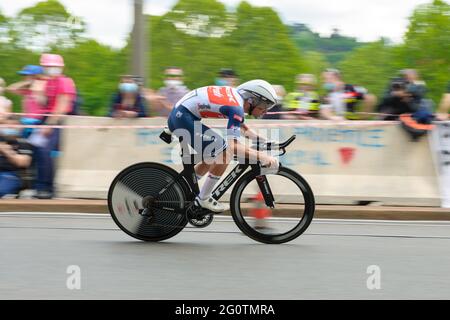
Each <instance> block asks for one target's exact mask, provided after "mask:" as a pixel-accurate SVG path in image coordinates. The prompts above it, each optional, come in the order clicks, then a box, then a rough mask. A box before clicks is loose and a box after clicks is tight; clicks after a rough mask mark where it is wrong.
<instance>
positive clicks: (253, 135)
mask: <svg viewBox="0 0 450 320" xmlns="http://www.w3.org/2000/svg"><path fill="white" fill-rule="evenodd" d="M241 131H242V133H243V134H244V136H245V137H246V138H248V139H250V140H252V141H257V140H259V141H266V140H267V139H266V138H263V137H260V136H259V135H258V134H257V133H256V132H255V131H254V130H252V129H250V128H249V127H248V126H247V125H246V124H244V123H243V124H242V125H241Z"/></svg>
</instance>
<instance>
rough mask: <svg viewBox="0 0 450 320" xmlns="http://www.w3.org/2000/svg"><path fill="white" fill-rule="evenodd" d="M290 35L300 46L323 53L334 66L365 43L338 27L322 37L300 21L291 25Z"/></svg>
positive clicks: (303, 48) (305, 49)
mask: <svg viewBox="0 0 450 320" xmlns="http://www.w3.org/2000/svg"><path fill="white" fill-rule="evenodd" d="M289 35H290V37H291V39H292V40H293V41H294V42H295V44H296V45H297V47H298V48H300V49H301V50H303V51H315V52H320V53H322V54H323V55H324V56H325V58H326V60H327V61H328V63H329V64H330V65H332V66H337V65H338V64H339V62H341V61H342V60H344V59H345V57H346V56H347V55H348V54H349V53H350V52H352V51H353V50H355V49H356V48H359V47H361V46H363V45H364V44H365V43H362V42H358V40H357V39H356V38H352V37H346V36H343V35H341V34H340V32H339V30H338V29H334V31H333V34H332V35H331V36H330V37H321V36H320V34H318V33H315V32H313V31H312V30H311V29H310V28H309V27H308V26H307V25H305V24H300V23H296V24H293V25H290V26H289Z"/></svg>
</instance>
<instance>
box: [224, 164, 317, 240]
mask: <svg viewBox="0 0 450 320" xmlns="http://www.w3.org/2000/svg"><path fill="white" fill-rule="evenodd" d="M261 181H265V183H266V186H267V187H266V189H268V190H265V192H262V190H261V186H262V184H261ZM268 193H269V194H271V195H272V196H271V197H267V196H266V197H265V196H264V194H266V195H267V194H268ZM267 199H271V201H270V200H269V202H270V204H271V205H273V207H269V206H268V205H267V204H266V200H267ZM230 202H231V208H230V209H231V213H232V216H233V219H234V221H235V223H236V224H237V226H238V227H239V229H240V230H241V231H242V232H243V233H244V234H246V235H247V236H248V237H250V238H252V239H253V240H256V241H259V242H263V243H268V244H280V243H285V242H288V241H292V240H294V239H295V238H297V237H298V236H300V235H301V234H302V233H303V232H305V231H306V229H307V228H308V227H309V225H310V223H311V221H312V219H313V217H314V210H315V201H314V194H313V192H312V190H311V188H310V186H309V185H308V183H307V182H306V180H305V179H303V178H302V177H301V176H300V175H299V174H298V173H296V172H295V171H293V170H291V169H289V168H285V167H280V170H279V172H278V173H277V174H275V175H266V176H258V175H257V174H256V173H255V172H254V171H250V172H248V173H246V174H245V175H244V176H243V177H242V178H241V179H240V180H239V181H238V182H237V183H236V186H235V187H234V189H233V192H232V194H231V201H230Z"/></svg>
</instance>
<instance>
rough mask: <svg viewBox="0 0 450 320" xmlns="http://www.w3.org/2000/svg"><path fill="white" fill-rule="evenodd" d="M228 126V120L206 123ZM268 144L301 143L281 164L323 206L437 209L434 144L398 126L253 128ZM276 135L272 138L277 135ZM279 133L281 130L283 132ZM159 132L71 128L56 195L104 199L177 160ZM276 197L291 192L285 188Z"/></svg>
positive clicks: (147, 122) (90, 122) (87, 122)
mask: <svg viewBox="0 0 450 320" xmlns="http://www.w3.org/2000/svg"><path fill="white" fill-rule="evenodd" d="M206 123H207V124H209V125H223V126H224V125H225V122H224V121H222V120H213V121H207V122H206ZM66 124H67V125H71V126H80V125H81V126H110V125H113V126H115V125H120V126H128V125H130V126H134V125H141V126H164V125H165V124H166V120H165V119H158V118H155V119H133V120H115V119H110V118H70V119H67V122H66ZM248 124H249V126H250V127H253V128H254V129H261V130H264V129H265V130H266V133H268V135H269V138H272V139H274V140H278V139H279V140H280V141H282V140H285V139H287V138H288V137H290V136H291V135H292V134H296V135H297V140H296V141H295V142H294V143H293V144H292V145H291V147H290V148H289V149H288V153H287V155H285V156H284V157H282V158H281V162H282V163H283V165H285V166H288V167H290V168H292V169H294V170H296V171H298V172H299V173H300V174H301V175H303V176H304V177H305V178H306V179H307V180H308V182H309V183H310V184H311V187H312V188H313V190H314V192H315V194H316V199H317V202H318V203H322V204H348V203H353V202H355V201H381V202H383V203H384V204H386V205H418V206H439V205H440V193H439V186H438V179H437V176H436V170H435V167H434V163H433V159H432V156H431V152H430V146H429V142H428V139H426V138H424V139H422V140H421V141H420V142H411V141H410V139H409V137H408V136H407V134H406V133H405V132H404V131H403V130H402V129H401V128H400V126H399V125H398V124H397V123H392V122H385V123H381V122H345V123H330V122H328V121H321V122H295V121H261V120H258V121H248ZM272 130H273V131H272ZM277 130H279V131H277ZM161 131H162V129H161V128H154V129H136V128H126V129H118V128H114V129H113V128H109V129H105V128H89V129H88V128H70V129H64V131H63V153H62V156H61V158H60V159H59V169H58V174H57V186H58V196H61V197H74V198H100V199H103V198H106V194H107V190H108V188H109V185H110V183H111V182H112V180H113V178H114V177H115V175H116V174H117V173H118V172H119V171H121V170H122V169H124V168H125V167H127V166H129V165H131V164H134V163H138V162H146V161H152V162H162V163H165V164H167V165H169V166H171V167H173V168H175V169H177V170H179V169H180V168H181V166H180V165H176V164H174V163H173V162H172V161H171V154H172V153H174V154H177V152H176V151H174V148H175V143H174V144H172V145H170V146H169V145H167V144H165V143H164V142H162V141H160V140H159V133H160V132H161ZM277 192H287V191H286V190H285V188H283V187H282V186H281V187H280V186H279V187H277Z"/></svg>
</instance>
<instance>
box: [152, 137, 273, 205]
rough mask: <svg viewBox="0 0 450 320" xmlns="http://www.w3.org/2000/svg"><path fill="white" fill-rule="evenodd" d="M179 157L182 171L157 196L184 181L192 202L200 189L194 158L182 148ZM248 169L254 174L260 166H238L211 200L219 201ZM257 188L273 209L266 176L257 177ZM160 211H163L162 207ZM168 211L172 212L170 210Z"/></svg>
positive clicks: (218, 187) (216, 190)
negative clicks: (187, 154)
mask: <svg viewBox="0 0 450 320" xmlns="http://www.w3.org/2000/svg"><path fill="white" fill-rule="evenodd" d="M180 143H181V144H182V145H183V140H182V138H180ZM181 150H182V151H181V157H182V159H183V167H184V169H183V171H182V172H181V173H180V174H179V175H178V176H177V178H176V179H175V180H173V181H171V182H170V183H169V184H168V185H167V186H166V187H164V188H163V189H162V190H161V191H160V192H159V194H158V197H159V196H161V195H163V194H164V193H165V192H166V191H167V190H168V189H169V188H170V187H171V186H172V185H173V184H175V183H177V182H178V181H179V180H180V179H184V180H185V182H186V183H187V184H188V186H189V188H190V190H191V194H190V195H188V196H189V197H190V199H188V200H190V201H193V200H194V199H195V197H196V196H197V195H198V194H199V193H200V188H199V186H198V181H197V176H196V174H195V164H194V163H195V162H194V161H195V156H194V155H192V154H190V155H189V156H187V157H185V156H184V151H183V150H189V149H185V148H184V147H183V146H182V148H181ZM248 167H251V170H252V171H254V172H260V166H259V165H258V164H252V165H250V164H238V165H237V166H236V167H235V168H234V169H233V170H232V171H231V172H230V173H229V174H228V176H227V177H226V178H225V179H224V180H223V181H222V182H221V183H220V184H219V186H217V187H216V188H215V189H214V191H213V192H212V195H213V198H214V199H215V200H217V201H218V200H220V199H221V198H222V197H223V195H224V194H225V193H226V192H227V191H228V189H229V188H230V187H231V186H232V185H233V184H234V183H235V182H236V181H237V180H238V179H239V178H240V177H241V176H242V175H243V174H244V173H245V172H246V171H247V169H248ZM256 181H257V183H258V186H259V188H260V190H261V193H262V195H263V197H264V201H265V203H266V205H267V206H268V207H270V208H274V207H275V205H274V201H275V199H274V197H273V194H272V190H271V188H270V185H269V182H268V180H267V177H266V176H258V177H257V179H256ZM161 209H164V207H162V208H161ZM170 211H173V209H172V208H171V209H170Z"/></svg>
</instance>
